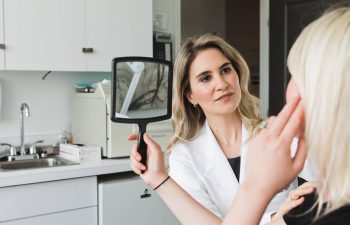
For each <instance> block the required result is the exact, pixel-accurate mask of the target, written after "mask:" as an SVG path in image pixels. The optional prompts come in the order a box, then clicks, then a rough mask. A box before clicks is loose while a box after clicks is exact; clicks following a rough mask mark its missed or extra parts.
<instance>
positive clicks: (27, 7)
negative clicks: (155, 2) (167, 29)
mask: <svg viewBox="0 0 350 225" xmlns="http://www.w3.org/2000/svg"><path fill="white" fill-rule="evenodd" d="M5 36H6V41H5V40H4V37H5ZM4 41H5V42H4ZM152 51H153V49H152V0H142V1H139V0H127V1H125V0H74V1H71V0H26V1H23V0H0V69H4V70H37V71H99V72H103V71H105V72H110V71H111V65H110V62H111V60H112V58H114V57H118V56H125V55H139V56H149V57H151V56H152ZM5 58H6V61H5Z"/></svg>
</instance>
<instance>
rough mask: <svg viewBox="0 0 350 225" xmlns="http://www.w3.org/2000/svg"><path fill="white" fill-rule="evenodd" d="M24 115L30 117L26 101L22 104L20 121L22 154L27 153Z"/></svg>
mask: <svg viewBox="0 0 350 225" xmlns="http://www.w3.org/2000/svg"><path fill="white" fill-rule="evenodd" d="M24 116H25V117H29V116H30V114H29V107H28V105H27V104H26V103H22V104H21V115H20V118H21V119H20V120H21V121H20V122H21V143H20V144H21V145H20V147H21V155H25V154H26V148H25V145H24Z"/></svg>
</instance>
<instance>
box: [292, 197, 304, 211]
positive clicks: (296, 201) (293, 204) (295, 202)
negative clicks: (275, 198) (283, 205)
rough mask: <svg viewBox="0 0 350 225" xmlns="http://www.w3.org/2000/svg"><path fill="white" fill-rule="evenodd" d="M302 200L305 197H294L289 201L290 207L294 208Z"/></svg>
mask: <svg viewBox="0 0 350 225" xmlns="http://www.w3.org/2000/svg"><path fill="white" fill-rule="evenodd" d="M304 200H305V198H304V197H301V198H298V199H296V200H294V201H291V202H290V209H294V208H295V207H297V206H299V205H301V203H303V202H304Z"/></svg>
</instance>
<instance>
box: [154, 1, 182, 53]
mask: <svg viewBox="0 0 350 225" xmlns="http://www.w3.org/2000/svg"><path fill="white" fill-rule="evenodd" d="M180 7H181V0H153V14H154V15H155V14H157V13H161V14H165V15H166V21H167V23H166V29H164V30H162V29H159V30H158V31H162V32H167V33H171V34H172V35H173V36H172V37H173V43H174V46H173V49H174V51H173V53H174V57H175V55H176V52H177V50H178V49H179V48H180V42H181V32H180V26H181V18H180V17H181V15H180V10H181V8H180Z"/></svg>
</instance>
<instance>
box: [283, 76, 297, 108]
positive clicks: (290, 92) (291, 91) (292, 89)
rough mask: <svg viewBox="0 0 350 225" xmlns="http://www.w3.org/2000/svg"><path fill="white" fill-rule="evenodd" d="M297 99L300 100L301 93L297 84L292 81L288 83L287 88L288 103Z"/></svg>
mask: <svg viewBox="0 0 350 225" xmlns="http://www.w3.org/2000/svg"><path fill="white" fill-rule="evenodd" d="M295 98H300V93H299V90H298V87H297V85H296V83H295V82H294V80H293V79H291V80H290V81H289V83H288V86H287V91H286V101H287V103H288V102H291V101H292V100H293V99H295Z"/></svg>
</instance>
